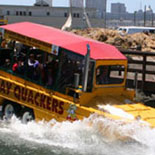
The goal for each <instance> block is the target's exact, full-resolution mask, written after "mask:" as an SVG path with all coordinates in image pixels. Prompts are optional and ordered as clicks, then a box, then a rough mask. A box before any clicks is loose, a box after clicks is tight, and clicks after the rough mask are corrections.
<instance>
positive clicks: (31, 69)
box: [27, 54, 39, 80]
mask: <svg viewBox="0 0 155 155" xmlns="http://www.w3.org/2000/svg"><path fill="white" fill-rule="evenodd" d="M38 64H39V62H38V61H37V60H35V58H34V54H30V57H29V59H28V70H27V75H28V77H29V78H30V79H32V80H35V69H36V67H37V66H38Z"/></svg>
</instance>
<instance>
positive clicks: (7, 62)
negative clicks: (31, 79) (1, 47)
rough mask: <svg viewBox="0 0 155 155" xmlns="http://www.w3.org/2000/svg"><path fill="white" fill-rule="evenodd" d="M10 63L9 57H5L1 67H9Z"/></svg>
mask: <svg viewBox="0 0 155 155" xmlns="http://www.w3.org/2000/svg"><path fill="white" fill-rule="evenodd" d="M10 65H11V63H10V59H5V63H4V65H3V67H4V68H7V69H9V68H10Z"/></svg>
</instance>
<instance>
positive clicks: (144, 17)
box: [144, 5, 146, 26]
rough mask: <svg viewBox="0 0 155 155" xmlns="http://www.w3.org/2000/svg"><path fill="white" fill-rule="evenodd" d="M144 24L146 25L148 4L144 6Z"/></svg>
mask: <svg viewBox="0 0 155 155" xmlns="http://www.w3.org/2000/svg"><path fill="white" fill-rule="evenodd" d="M144 26H146V5H145V7H144Z"/></svg>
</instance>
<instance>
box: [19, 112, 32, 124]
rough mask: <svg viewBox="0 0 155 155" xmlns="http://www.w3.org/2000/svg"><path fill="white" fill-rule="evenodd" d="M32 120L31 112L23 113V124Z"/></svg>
mask: <svg viewBox="0 0 155 155" xmlns="http://www.w3.org/2000/svg"><path fill="white" fill-rule="evenodd" d="M32 120H34V115H33V112H31V111H25V112H23V115H22V123H23V124H27V123H28V122H30V121H32Z"/></svg>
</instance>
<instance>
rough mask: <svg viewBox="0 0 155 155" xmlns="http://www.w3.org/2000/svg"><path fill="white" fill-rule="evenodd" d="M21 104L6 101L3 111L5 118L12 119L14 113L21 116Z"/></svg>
mask: <svg viewBox="0 0 155 155" xmlns="http://www.w3.org/2000/svg"><path fill="white" fill-rule="evenodd" d="M19 111H20V106H19V105H18V104H16V103H11V102H10V103H9V102H8V103H4V104H3V107H2V113H3V118H4V119H7V120H8V119H11V117H12V116H13V115H15V116H17V117H19Z"/></svg>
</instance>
